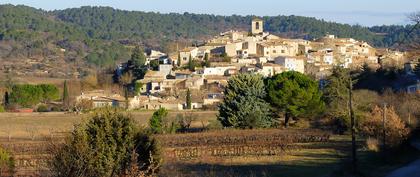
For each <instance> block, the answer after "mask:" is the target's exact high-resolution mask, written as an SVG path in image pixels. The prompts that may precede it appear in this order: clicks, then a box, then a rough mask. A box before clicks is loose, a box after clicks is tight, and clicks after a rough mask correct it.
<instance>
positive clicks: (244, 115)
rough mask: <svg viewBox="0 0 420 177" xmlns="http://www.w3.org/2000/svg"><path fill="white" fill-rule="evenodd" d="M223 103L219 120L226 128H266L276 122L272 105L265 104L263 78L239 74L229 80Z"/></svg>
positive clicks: (220, 107)
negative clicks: (271, 109)
mask: <svg viewBox="0 0 420 177" xmlns="http://www.w3.org/2000/svg"><path fill="white" fill-rule="evenodd" d="M224 93H225V97H224V100H223V103H222V104H221V105H220V106H219V115H218V120H219V121H220V122H221V123H222V125H223V126H225V127H235V128H266V127H271V126H273V124H274V123H275V120H274V119H273V117H272V116H271V111H270V105H269V104H268V103H267V102H265V100H264V99H265V96H266V91H265V85H264V81H263V77H262V76H261V75H255V74H239V75H236V76H233V77H231V78H230V79H229V81H228V85H227V87H226V89H225V92H224Z"/></svg>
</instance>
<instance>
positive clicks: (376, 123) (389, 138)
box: [361, 106, 409, 147]
mask: <svg viewBox="0 0 420 177" xmlns="http://www.w3.org/2000/svg"><path fill="white" fill-rule="evenodd" d="M385 113H386V121H385V139H386V145H387V146H389V147H395V146H398V145H400V144H401V143H402V142H403V141H404V140H406V139H407V136H408V134H409V129H408V128H407V127H406V126H405V123H404V122H403V121H402V120H401V119H400V117H399V116H398V115H397V114H396V112H395V110H394V108H393V107H390V108H387V109H386V112H385ZM383 130H384V127H383V109H381V108H380V107H378V106H375V107H374V108H373V110H372V112H371V114H370V116H368V117H367V118H366V120H365V121H364V122H363V123H362V126H361V131H362V133H363V134H364V135H365V136H368V137H374V138H377V139H380V138H381V137H383Z"/></svg>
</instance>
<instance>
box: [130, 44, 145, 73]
mask: <svg viewBox="0 0 420 177" xmlns="http://www.w3.org/2000/svg"><path fill="white" fill-rule="evenodd" d="M130 60H131V63H132V64H133V65H134V66H132V68H129V69H132V72H133V73H132V74H133V76H134V77H135V78H137V79H142V78H143V77H144V75H145V74H146V71H147V66H146V56H145V55H144V51H143V50H142V49H141V48H140V47H139V46H136V48H134V50H133V52H132V54H131V59H130Z"/></svg>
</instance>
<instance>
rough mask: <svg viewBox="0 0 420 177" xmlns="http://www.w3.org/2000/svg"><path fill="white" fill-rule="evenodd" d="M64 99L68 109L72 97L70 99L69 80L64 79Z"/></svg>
mask: <svg viewBox="0 0 420 177" xmlns="http://www.w3.org/2000/svg"><path fill="white" fill-rule="evenodd" d="M62 99H63V100H62V101H63V106H64V107H65V108H66V109H67V108H68V106H69V104H70V99H69V90H68V86H67V80H65V81H64V84H63V97H62Z"/></svg>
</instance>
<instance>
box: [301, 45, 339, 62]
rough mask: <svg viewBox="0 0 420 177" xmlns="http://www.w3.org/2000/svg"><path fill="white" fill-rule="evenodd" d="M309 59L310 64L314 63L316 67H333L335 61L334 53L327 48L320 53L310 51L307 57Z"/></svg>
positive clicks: (319, 51)
mask: <svg viewBox="0 0 420 177" xmlns="http://www.w3.org/2000/svg"><path fill="white" fill-rule="evenodd" d="M306 57H307V58H308V60H307V62H308V63H314V64H315V65H323V64H326V65H333V64H335V61H334V52H333V50H332V49H330V48H325V49H322V50H318V51H309V52H308V53H307V55H306Z"/></svg>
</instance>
